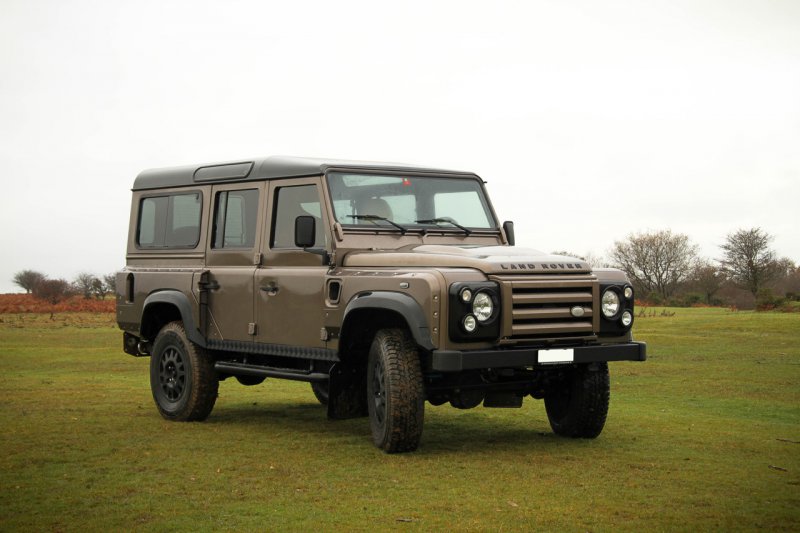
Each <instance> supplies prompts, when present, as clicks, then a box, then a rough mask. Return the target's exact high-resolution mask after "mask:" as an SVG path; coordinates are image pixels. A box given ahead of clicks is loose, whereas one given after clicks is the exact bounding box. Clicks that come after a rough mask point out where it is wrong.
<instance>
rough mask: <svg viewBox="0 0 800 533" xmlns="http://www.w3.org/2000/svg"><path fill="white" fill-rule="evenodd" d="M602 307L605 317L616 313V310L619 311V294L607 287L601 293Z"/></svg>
mask: <svg viewBox="0 0 800 533" xmlns="http://www.w3.org/2000/svg"><path fill="white" fill-rule="evenodd" d="M602 309H603V314H604V315H605V316H606V318H611V317H612V316H614V315H616V314H617V311H619V296H617V293H616V292H615V291H612V290H611V289H609V290H607V291H606V292H604V293H603V301H602Z"/></svg>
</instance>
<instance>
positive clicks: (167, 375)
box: [150, 322, 219, 422]
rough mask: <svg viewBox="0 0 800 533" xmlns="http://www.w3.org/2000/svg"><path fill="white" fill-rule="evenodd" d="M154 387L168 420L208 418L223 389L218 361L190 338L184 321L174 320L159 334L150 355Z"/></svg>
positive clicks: (151, 376)
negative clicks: (218, 376)
mask: <svg viewBox="0 0 800 533" xmlns="http://www.w3.org/2000/svg"><path fill="white" fill-rule="evenodd" d="M150 390H151V391H152V392H153V399H154V400H155V402H156V407H158V411H159V413H161V416H163V417H164V418H166V419H167V420H175V421H181V422H188V421H194V420H205V419H206V418H207V417H208V415H209V414H211V410H212V409H213V408H214V403H215V402H216V401H217V391H218V390H219V380H218V379H217V374H216V372H215V370H214V362H213V361H212V360H211V357H210V356H209V355H208V353H207V352H206V351H205V350H204V349H203V348H202V347H200V346H197V345H196V344H194V343H193V342H192V341H190V340H189V339H188V338H187V336H186V330H185V329H184V328H183V324H182V323H181V322H170V323H169V324H167V325H166V326H164V327H163V328H162V329H161V331H160V332H159V333H158V336H156V340H155V342H154V343H153V352H152V355H151V356H150Z"/></svg>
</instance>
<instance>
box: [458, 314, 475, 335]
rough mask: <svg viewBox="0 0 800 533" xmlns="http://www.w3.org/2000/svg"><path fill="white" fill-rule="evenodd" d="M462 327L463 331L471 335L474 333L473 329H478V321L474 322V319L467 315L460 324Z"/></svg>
mask: <svg viewBox="0 0 800 533" xmlns="http://www.w3.org/2000/svg"><path fill="white" fill-rule="evenodd" d="M461 325H462V326H464V331H466V332H467V333H472V332H473V331H475V328H477V327H478V321H477V320H475V317H474V316H472V315H467V316H465V317H464V321H463V322H462V323H461Z"/></svg>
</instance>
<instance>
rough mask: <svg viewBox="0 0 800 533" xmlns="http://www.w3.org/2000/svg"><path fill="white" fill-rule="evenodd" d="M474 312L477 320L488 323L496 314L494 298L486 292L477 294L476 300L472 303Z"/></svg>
mask: <svg viewBox="0 0 800 533" xmlns="http://www.w3.org/2000/svg"><path fill="white" fill-rule="evenodd" d="M472 312H473V313H475V318H477V319H478V321H479V322H486V321H487V320H489V319H490V318H491V317H492V313H493V312H494V304H493V303H492V298H491V297H490V296H489V295H488V294H486V293H485V292H479V293H478V294H476V295H475V300H473V301H472Z"/></svg>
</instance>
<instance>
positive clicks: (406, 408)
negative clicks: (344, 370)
mask: <svg viewBox="0 0 800 533" xmlns="http://www.w3.org/2000/svg"><path fill="white" fill-rule="evenodd" d="M367 407H368V410H369V422H370V429H371V430H372V441H373V442H374V443H375V446H377V447H378V448H380V449H382V450H383V451H385V452H387V453H397V452H411V451H414V450H416V449H417V447H418V446H419V441H420V439H421V437H422V423H423V419H424V416H425V391H424V386H423V382H422V369H421V367H420V363H419V354H418V352H417V345H416V344H415V343H414V341H413V340H412V339H411V337H410V336H409V334H408V332H407V331H405V330H402V329H382V330H380V331H378V333H377V334H376V335H375V339H374V340H373V341H372V346H371V347H370V350H369V358H368V361H367Z"/></svg>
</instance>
